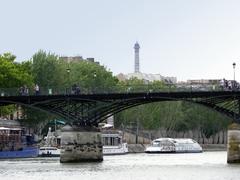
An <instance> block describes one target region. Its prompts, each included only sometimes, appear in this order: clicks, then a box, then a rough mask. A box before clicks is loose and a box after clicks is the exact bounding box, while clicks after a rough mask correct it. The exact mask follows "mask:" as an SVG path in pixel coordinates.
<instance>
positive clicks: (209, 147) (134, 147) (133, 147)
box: [128, 144, 227, 153]
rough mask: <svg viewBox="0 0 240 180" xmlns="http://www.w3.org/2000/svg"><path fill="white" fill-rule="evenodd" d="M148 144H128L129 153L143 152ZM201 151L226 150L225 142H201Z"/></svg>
mask: <svg viewBox="0 0 240 180" xmlns="http://www.w3.org/2000/svg"><path fill="white" fill-rule="evenodd" d="M148 146H149V144H128V151H129V153H144V151H145V149H146V147H148ZM201 146H202V148H203V151H226V150H227V145H226V144H201Z"/></svg>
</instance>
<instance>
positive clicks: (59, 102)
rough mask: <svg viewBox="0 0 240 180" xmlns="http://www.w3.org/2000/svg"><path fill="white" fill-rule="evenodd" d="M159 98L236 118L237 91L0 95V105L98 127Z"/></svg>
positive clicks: (239, 105)
mask: <svg viewBox="0 0 240 180" xmlns="http://www.w3.org/2000/svg"><path fill="white" fill-rule="evenodd" d="M162 101H188V102H192V103H196V104H200V105H203V106H206V107H208V108H211V109H214V110H215V111H218V112H220V113H222V114H224V115H226V116H228V117H230V118H232V119H233V120H234V121H236V122H238V121H239V118H240V92H239V91H195V92H155V93H149V92H148V93H111V94H80V95H69V94H63V95H39V96H34V95H32V96H0V106H5V105H10V104H18V105H22V106H27V107H31V108H35V109H39V110H42V111H46V112H49V113H53V114H55V115H58V116H60V117H62V118H64V119H65V120H66V121H67V122H68V123H72V124H76V125H78V126H98V123H100V122H102V121H103V120H105V119H106V118H108V117H110V116H112V115H113V114H116V113H118V112H120V111H123V110H125V109H128V108H131V107H134V106H138V105H142V104H147V103H152V102H162Z"/></svg>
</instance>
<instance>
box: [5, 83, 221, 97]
mask: <svg viewBox="0 0 240 180" xmlns="http://www.w3.org/2000/svg"><path fill="white" fill-rule="evenodd" d="M219 90H221V88H220V87H219V86H216V85H186V84H167V85H166V84H165V85H164V86H162V87H159V86H153V85H135V86H133V85H124V86H123V85H122V86H120V85H118V86H114V87H103V86H102V87H91V88H86V87H81V88H80V90H79V91H78V90H76V89H73V88H72V87H67V88H66V87H40V91H39V93H37V92H36V91H35V90H34V88H33V87H29V88H27V87H25V88H23V87H21V88H0V96H30V95H74V94H75V95H77V94H109V93H154V92H181V91H182V92H183V91H184V92H194V91H219Z"/></svg>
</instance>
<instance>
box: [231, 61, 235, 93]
mask: <svg viewBox="0 0 240 180" xmlns="http://www.w3.org/2000/svg"><path fill="white" fill-rule="evenodd" d="M232 65H233V87H232V88H233V90H235V86H236V83H235V67H236V63H235V62H234V63H233V64H232Z"/></svg>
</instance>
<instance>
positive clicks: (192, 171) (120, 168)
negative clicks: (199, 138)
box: [0, 152, 240, 180]
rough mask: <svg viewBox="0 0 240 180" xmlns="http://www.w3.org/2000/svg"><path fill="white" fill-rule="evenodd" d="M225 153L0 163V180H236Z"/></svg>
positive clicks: (238, 174) (238, 171)
mask: <svg viewBox="0 0 240 180" xmlns="http://www.w3.org/2000/svg"><path fill="white" fill-rule="evenodd" d="M226 159H227V153H226V152H204V153H197V154H144V153H140V154H128V155H120V156H104V161H103V162H102V163H80V164H60V163H59V158H32V159H11V160H1V161H0V180H5V179H9V180H11V179H12V180H45V179H46V180H72V179H73V180H85V179H87V180H91V179H92V180H107V179H108V180H120V179H121V180H128V179H131V180H155V179H156V180H190V179H191V180H205V179H209V180H215V179H216V180H223V179H226V180H239V179H240V165H229V164H227V163H226V161H227V160H226Z"/></svg>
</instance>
